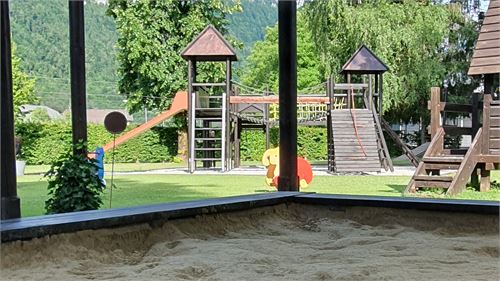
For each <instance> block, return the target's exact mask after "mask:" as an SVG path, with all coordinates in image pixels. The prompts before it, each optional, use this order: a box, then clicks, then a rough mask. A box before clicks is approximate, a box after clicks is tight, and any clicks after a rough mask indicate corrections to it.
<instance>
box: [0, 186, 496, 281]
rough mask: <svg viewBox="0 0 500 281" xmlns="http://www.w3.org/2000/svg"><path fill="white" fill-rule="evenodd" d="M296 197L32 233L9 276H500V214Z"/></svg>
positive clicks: (6, 256) (8, 253) (12, 250)
mask: <svg viewBox="0 0 500 281" xmlns="http://www.w3.org/2000/svg"><path fill="white" fill-rule="evenodd" d="M263 198H264V197H263ZM294 198H296V197H294V196H292V197H286V198H285V199H286V200H285V199H283V198H282V199H280V200H277V199H276V198H273V199H272V200H271V201H269V200H268V201H259V200H253V201H252V202H253V203H251V204H250V205H248V204H247V205H245V206H246V207H244V208H237V207H236V206H237V205H234V204H233V205H231V204H226V205H224V207H221V205H214V206H216V207H213V208H210V207H203V208H201V209H199V210H200V212H195V211H194V210H195V208H190V211H188V212H190V215H189V216H188V217H184V216H181V215H180V214H181V213H182V212H181V211H179V210H176V211H175V212H174V213H175V214H176V215H175V216H179V217H181V218H175V219H174V215H170V218H169V219H166V218H165V217H163V218H161V219H160V218H159V217H158V216H157V217H156V219H154V220H150V221H149V222H148V223H138V224H131V225H128V226H118V227H115V228H100V229H91V230H79V231H75V232H68V233H60V234H53V235H46V236H44V235H40V232H36V231H34V229H31V230H30V231H29V233H30V235H34V236H37V237H39V238H33V239H30V240H16V239H13V241H4V243H3V244H2V248H1V258H2V259H1V277H2V280H498V276H499V264H498V262H499V248H500V246H499V230H498V222H499V220H498V215H495V214H484V213H470V212H441V211H439V212H438V211H426V210H414V209H398V208H381V207H374V206H371V207H367V206H366V205H373V204H356V205H365V206H356V205H355V204H354V203H353V202H354V201H351V203H350V204H339V201H338V200H339V199H336V200H337V203H335V204H333V203H332V204H326V202H325V201H321V200H319V201H318V202H319V203H321V204H305V203H304V202H303V200H302V201H301V200H291V199H294ZM317 199H318V198H317ZM327 199H328V198H327ZM323 200H326V199H325V198H323ZM327 201H328V200H327ZM329 201H332V202H333V201H335V200H332V198H329ZM259 202H260V203H259ZM262 202H267V203H262ZM299 202H302V203H299ZM342 202H343V201H342ZM374 202H375V201H374ZM240 203H241V202H240ZM344 203H345V202H344ZM372 203H373V202H372ZM398 204H399V203H398ZM383 205H387V206H391V204H383ZM410 205H411V204H405V205H404V206H407V207H408V206H410ZM239 206H242V205H239ZM469 208H470V206H469ZM463 209H464V210H465V209H467V208H463ZM490 210H491V209H490ZM194 213H197V214H196V215H195V216H193V214H194ZM170 214H172V213H170ZM137 215H138V214H135V215H134V216H136V217H137ZM115 221H116V219H115ZM67 224H68V221H66V225H67ZM91 225H92V224H91V223H89V221H87V222H86V227H87V228H95V227H92V226H91ZM44 231H47V228H46V229H45V230H44ZM25 232H26V231H25ZM65 232H67V231H65ZM5 233H6V234H7V236H9V235H11V234H9V233H7V232H5ZM34 233H38V234H34Z"/></svg>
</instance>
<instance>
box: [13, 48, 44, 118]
mask: <svg viewBox="0 0 500 281" xmlns="http://www.w3.org/2000/svg"><path fill="white" fill-rule="evenodd" d="M34 88H35V79H32V78H30V77H29V76H28V75H27V74H26V73H24V72H23V70H22V69H21V59H19V57H17V56H16V45H15V44H12V90H13V94H14V111H15V112H16V113H19V106H21V105H23V104H34V103H37V102H38V99H37V97H36V95H35V92H34Z"/></svg>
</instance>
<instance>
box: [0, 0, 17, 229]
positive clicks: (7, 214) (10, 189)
mask: <svg viewBox="0 0 500 281" xmlns="http://www.w3.org/2000/svg"><path fill="white" fill-rule="evenodd" d="M0 9H1V11H0V17H1V19H0V21H1V35H0V36H1V37H2V38H1V53H2V54H1V56H2V59H1V64H2V65H1V69H0V72H1V82H0V83H1V84H2V85H1V89H2V93H1V95H0V105H1V106H0V116H1V120H0V123H1V127H0V178H1V185H0V189H1V202H0V204H2V205H1V219H2V220H4V219H11V218H19V217H20V216H21V209H20V201H19V198H18V197H17V190H16V153H15V149H14V104H13V103H14V100H13V97H14V96H13V92H12V57H11V50H10V19H9V2H8V1H0Z"/></svg>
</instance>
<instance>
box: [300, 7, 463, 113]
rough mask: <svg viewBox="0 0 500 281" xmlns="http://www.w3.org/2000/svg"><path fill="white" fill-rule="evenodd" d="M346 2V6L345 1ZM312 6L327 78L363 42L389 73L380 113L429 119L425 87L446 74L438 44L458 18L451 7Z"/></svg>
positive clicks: (310, 16)
mask: <svg viewBox="0 0 500 281" xmlns="http://www.w3.org/2000/svg"><path fill="white" fill-rule="evenodd" d="M349 2H350V1H349ZM349 2H348V1H344V0H325V1H313V2H311V3H309V4H308V5H306V9H307V12H308V17H307V18H308V20H309V24H310V26H311V27H312V33H313V38H314V39H315V43H316V46H317V47H318V50H319V52H320V53H321V57H322V63H323V64H324V65H325V68H326V69H327V71H328V72H330V73H336V72H337V71H338V70H339V69H340V67H341V66H342V64H343V63H344V62H345V61H346V60H347V59H348V58H349V56H350V55H351V54H352V53H353V52H354V51H355V50H356V48H357V47H358V46H360V45H361V44H362V43H364V44H365V45H367V46H368V47H369V48H371V49H372V50H373V51H374V52H375V53H376V54H377V55H378V56H379V57H380V58H381V59H382V60H383V61H385V63H386V64H387V65H388V66H389V68H390V71H389V72H388V73H386V74H385V76H384V78H385V80H384V93H385V97H384V110H385V112H386V113H387V114H386V116H387V117H389V119H393V120H395V121H399V120H401V119H402V120H403V121H410V120H413V121H416V120H419V118H420V117H422V116H424V117H425V116H428V112H427V106H426V105H427V100H428V98H429V88H430V87H431V86H436V85H440V84H441V81H442V80H443V78H444V77H445V74H446V71H447V70H446V65H445V64H443V52H440V51H444V52H446V50H442V46H443V43H444V41H445V38H448V37H449V27H450V26H451V25H452V24H453V22H454V20H455V19H456V18H457V17H458V18H460V17H461V13H460V10H459V9H456V8H455V7H456V6H454V5H442V4H439V5H438V4H432V3H430V2H427V1H414V0H406V1H397V3H395V2H393V1H385V0H379V1H368V2H366V3H364V4H360V5H351V4H350V3H349Z"/></svg>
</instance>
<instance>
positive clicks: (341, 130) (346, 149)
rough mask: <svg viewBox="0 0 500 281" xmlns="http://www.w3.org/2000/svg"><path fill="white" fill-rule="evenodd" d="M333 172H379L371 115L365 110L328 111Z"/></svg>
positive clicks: (379, 166)
mask: <svg viewBox="0 0 500 281" xmlns="http://www.w3.org/2000/svg"><path fill="white" fill-rule="evenodd" d="M331 116H332V117H331V118H332V124H331V126H332V137H333V153H334V159H333V161H334V171H335V172H379V171H380V169H381V164H380V158H379V146H378V144H377V133H376V130H375V124H374V120H373V114H372V112H371V111H370V110H368V109H336V110H332V111H331Z"/></svg>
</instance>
